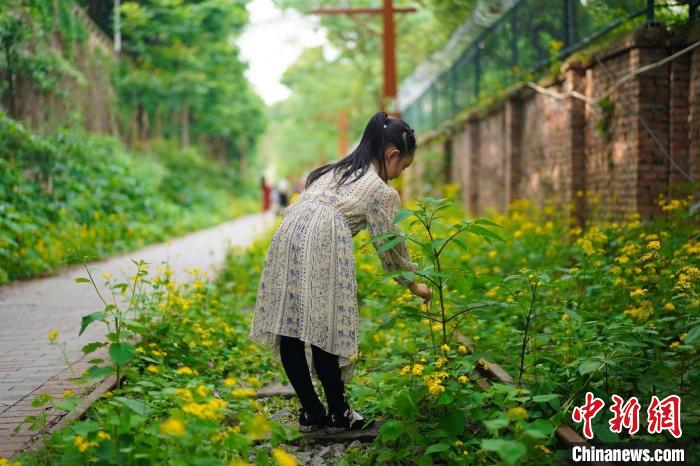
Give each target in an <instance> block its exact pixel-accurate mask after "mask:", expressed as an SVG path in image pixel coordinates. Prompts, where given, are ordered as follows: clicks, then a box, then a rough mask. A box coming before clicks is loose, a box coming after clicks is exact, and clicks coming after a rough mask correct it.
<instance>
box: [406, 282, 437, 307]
mask: <svg viewBox="0 0 700 466" xmlns="http://www.w3.org/2000/svg"><path fill="white" fill-rule="evenodd" d="M408 289H409V290H411V293H413V294H414V295H416V296H420V297H421V298H423V302H424V303H427V302H428V301H430V297H431V296H432V295H433V291H432V290H431V289H430V287H428V285H426V284H425V283H418V282H413V283H411V284H410V285H409V287H408Z"/></svg>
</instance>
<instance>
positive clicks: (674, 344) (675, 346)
mask: <svg viewBox="0 0 700 466" xmlns="http://www.w3.org/2000/svg"><path fill="white" fill-rule="evenodd" d="M679 346H681V343H680V342H679V341H674V342H673V343H671V344H670V345H669V346H668V347H669V348H671V349H674V348H678V347H679Z"/></svg>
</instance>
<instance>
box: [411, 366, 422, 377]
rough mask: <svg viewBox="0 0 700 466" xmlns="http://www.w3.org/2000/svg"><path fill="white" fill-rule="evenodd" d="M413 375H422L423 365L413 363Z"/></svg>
mask: <svg viewBox="0 0 700 466" xmlns="http://www.w3.org/2000/svg"><path fill="white" fill-rule="evenodd" d="M412 372H413V375H421V374H422V373H423V366H422V365H421V364H414V365H413V371H412Z"/></svg>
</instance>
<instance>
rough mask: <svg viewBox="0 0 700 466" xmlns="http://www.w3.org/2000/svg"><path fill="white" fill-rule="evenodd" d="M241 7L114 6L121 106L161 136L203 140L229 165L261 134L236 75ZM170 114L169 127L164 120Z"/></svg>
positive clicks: (255, 102)
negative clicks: (121, 57)
mask: <svg viewBox="0 0 700 466" xmlns="http://www.w3.org/2000/svg"><path fill="white" fill-rule="evenodd" d="M245 5H246V2H245V1H220V0H205V1H181V2H163V1H151V0H143V1H131V2H124V3H123V4H122V8H121V14H122V19H123V35H124V41H123V47H124V53H125V55H126V56H128V57H129V58H131V60H129V62H127V63H124V64H122V66H121V68H120V76H119V78H118V81H117V87H118V93H119V96H120V101H121V102H122V103H123V104H124V105H126V108H128V109H129V110H130V111H134V110H138V111H139V112H145V113H146V114H147V115H148V116H149V119H150V121H152V122H154V126H157V127H158V128H159V130H158V131H161V132H162V134H160V135H157V136H165V137H171V138H178V137H179V138H181V139H183V138H184V139H183V140H187V139H189V138H190V137H192V138H193V139H194V138H196V137H198V136H206V137H208V138H209V139H210V140H212V141H214V142H216V143H218V145H219V146H220V147H222V151H223V153H224V155H225V156H226V157H227V158H229V159H234V160H235V159H238V158H240V157H241V154H245V153H248V152H249V150H250V149H251V148H252V147H253V145H254V144H255V141H256V140H257V137H258V135H259V133H261V132H262V131H263V129H264V124H265V121H264V113H263V108H264V106H263V103H262V101H261V99H260V98H259V97H258V96H257V95H256V94H255V93H254V91H253V90H252V88H251V86H250V84H249V83H248V81H247V80H246V78H245V76H244V75H243V73H244V71H245V64H244V63H243V62H241V60H240V58H239V57H238V49H237V48H236V46H235V45H233V43H232V41H233V39H234V38H235V37H236V36H237V35H238V34H239V33H240V32H241V30H242V29H243V27H244V26H245V24H246V22H247V20H248V13H247V10H246V9H245ZM173 114H175V116H176V119H175V120H176V122H173V121H172V120H173V119H172V118H170V117H169V116H170V115H173Z"/></svg>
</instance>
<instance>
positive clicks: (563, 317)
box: [561, 313, 569, 321]
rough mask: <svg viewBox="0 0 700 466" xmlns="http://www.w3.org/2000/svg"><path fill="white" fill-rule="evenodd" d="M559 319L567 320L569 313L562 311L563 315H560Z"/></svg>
mask: <svg viewBox="0 0 700 466" xmlns="http://www.w3.org/2000/svg"><path fill="white" fill-rule="evenodd" d="M561 320H563V321H567V320H569V314H567V313H564V315H563V316H561Z"/></svg>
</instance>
